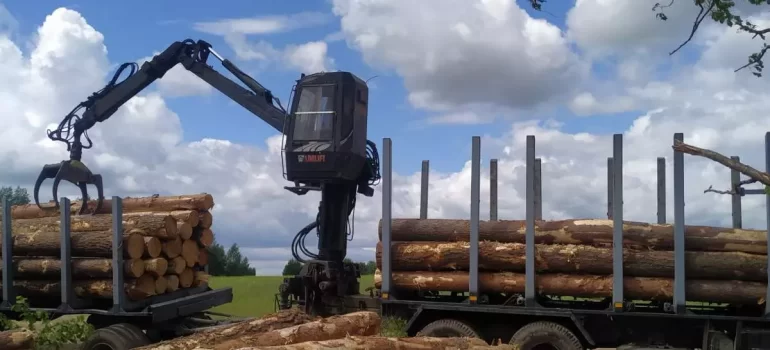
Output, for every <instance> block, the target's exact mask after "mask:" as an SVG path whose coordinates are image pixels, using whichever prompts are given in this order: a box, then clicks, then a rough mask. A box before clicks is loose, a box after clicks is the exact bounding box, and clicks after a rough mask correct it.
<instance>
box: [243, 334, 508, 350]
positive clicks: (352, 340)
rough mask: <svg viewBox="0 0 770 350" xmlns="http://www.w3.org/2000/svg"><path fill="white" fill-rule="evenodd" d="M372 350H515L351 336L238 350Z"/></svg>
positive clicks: (470, 341)
mask: <svg viewBox="0 0 770 350" xmlns="http://www.w3.org/2000/svg"><path fill="white" fill-rule="evenodd" d="M329 349H346V350H371V349H400V350H426V349H454V350H466V349H467V350H482V349H497V350H508V349H510V350H513V349H514V347H513V345H508V344H503V345H489V344H487V342H485V341H483V340H481V339H479V338H438V337H410V338H388V337H381V336H373V337H357V336H349V337H345V338H342V339H332V340H322V341H309V342H304V343H297V344H291V345H276V346H250V347H245V348H239V349H236V350H329Z"/></svg>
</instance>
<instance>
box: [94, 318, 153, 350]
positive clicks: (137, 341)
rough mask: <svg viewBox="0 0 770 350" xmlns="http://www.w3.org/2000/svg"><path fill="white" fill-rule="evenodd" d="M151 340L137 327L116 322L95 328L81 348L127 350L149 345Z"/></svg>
mask: <svg viewBox="0 0 770 350" xmlns="http://www.w3.org/2000/svg"><path fill="white" fill-rule="evenodd" d="M151 343H152V342H151V341H150V338H149V337H147V335H146V334H144V332H142V330H141V329H139V327H137V326H134V325H132V324H130V323H118V324H114V325H112V326H109V327H105V328H100V329H97V330H96V331H95V332H94V333H93V334H91V336H90V337H88V340H86V342H85V343H83V345H82V346H81V349H83V350H128V349H133V348H136V347H140V346H144V345H150V344H151Z"/></svg>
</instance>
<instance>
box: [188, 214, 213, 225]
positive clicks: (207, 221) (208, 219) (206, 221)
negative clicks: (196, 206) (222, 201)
mask: <svg viewBox="0 0 770 350" xmlns="http://www.w3.org/2000/svg"><path fill="white" fill-rule="evenodd" d="M198 218H199V221H198V223H197V225H193V227H195V226H200V227H202V228H209V227H211V225H212V224H213V223H214V216H213V215H211V212H209V211H201V212H200V214H199V215H198Z"/></svg>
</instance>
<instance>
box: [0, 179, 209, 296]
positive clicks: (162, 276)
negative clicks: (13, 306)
mask: <svg viewBox="0 0 770 350" xmlns="http://www.w3.org/2000/svg"><path fill="white" fill-rule="evenodd" d="M111 202H112V201H111V199H106V200H105V203H104V205H103V207H102V208H101V209H100V211H99V212H98V213H96V214H95V215H77V214H76V213H77V211H78V210H79V208H80V205H81V202H80V201H74V202H71V206H70V211H71V217H70V237H71V241H70V245H71V256H72V261H71V271H72V278H73V288H74V289H75V292H74V294H75V295H76V296H78V297H82V298H112V271H113V266H112V255H113V244H112V243H113V231H112V230H113V228H112V225H113V217H112V206H111ZM95 204H96V203H95V201H91V202H89V207H91V208H94V207H95ZM122 204H123V206H122V209H123V216H122V228H123V232H122V235H123V241H122V244H121V246H122V247H121V248H120V249H121V251H122V255H123V259H124V263H123V265H124V266H123V267H122V268H121V270H122V272H123V276H124V282H125V283H124V284H125V290H126V293H127V294H126V295H127V297H128V299H129V300H134V301H136V300H141V299H145V298H147V297H151V296H155V295H161V294H165V293H169V292H173V291H176V290H178V289H182V288H191V287H197V286H202V285H205V284H206V283H207V281H208V275H207V274H206V273H205V272H204V270H205V266H206V264H207V263H208V255H207V252H206V251H205V250H206V248H207V247H209V246H210V245H211V244H212V243H213V241H214V234H213V231H212V229H211V227H212V224H213V216H212V215H211V212H210V210H211V209H212V208H213V206H214V200H213V198H212V196H211V195H210V194H205V193H204V194H194V195H180V196H150V197H139V198H124V199H123V200H122ZM60 216H61V213H60V212H59V211H58V210H56V209H55V208H53V205H51V208H50V209H49V208H46V209H45V210H41V209H40V208H38V207H37V206H36V205H34V204H27V205H17V206H13V207H12V208H11V233H12V240H13V247H12V252H13V253H12V254H13V267H12V268H13V271H14V276H13V279H14V283H13V284H14V290H15V292H16V294H17V295H21V296H30V297H33V296H38V297H47V296H54V295H59V294H60V293H61V290H60V289H61V286H60V283H61V282H60V278H61V277H60V276H61V275H60V274H61V268H62V261H61V260H60V254H61V232H60V225H61V217H60ZM5 219H6V218H0V223H2V220H5ZM2 227H3V226H2V225H0V232H2ZM1 246H2V240H0V247H1ZM201 250H204V252H201ZM0 254H1V253H0ZM6 268H7V267H5V266H2V263H0V273H2V272H3V271H5V269H6Z"/></svg>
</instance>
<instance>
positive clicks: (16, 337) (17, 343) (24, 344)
mask: <svg viewBox="0 0 770 350" xmlns="http://www.w3.org/2000/svg"><path fill="white" fill-rule="evenodd" d="M34 345H35V333H34V332H32V331H31V330H29V329H12V330H8V331H3V332H0V349H3V350H31V349H34Z"/></svg>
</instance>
